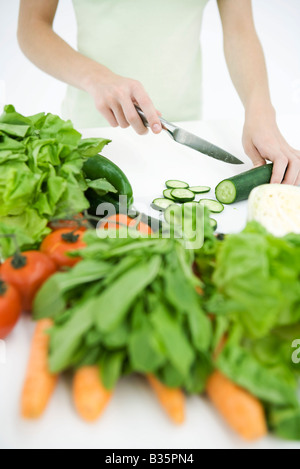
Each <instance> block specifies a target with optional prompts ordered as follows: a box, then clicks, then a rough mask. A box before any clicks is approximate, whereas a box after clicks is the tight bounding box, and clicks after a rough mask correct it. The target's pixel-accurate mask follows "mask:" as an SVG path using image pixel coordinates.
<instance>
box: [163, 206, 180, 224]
mask: <svg viewBox="0 0 300 469" xmlns="http://www.w3.org/2000/svg"><path fill="white" fill-rule="evenodd" d="M164 217H165V220H166V222H167V223H168V224H169V225H171V226H174V225H176V226H182V206H181V205H176V204H172V205H169V207H167V208H166V210H165V212H164Z"/></svg>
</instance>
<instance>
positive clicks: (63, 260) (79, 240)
mask: <svg viewBox="0 0 300 469" xmlns="http://www.w3.org/2000/svg"><path fill="white" fill-rule="evenodd" d="M83 236H84V232H83V231H81V230H76V231H70V230H69V229H66V228H63V229H61V230H57V231H54V232H53V233H51V234H49V235H48V236H46V238H45V239H44V241H43V242H42V244H41V251H42V252H43V253H45V254H47V255H48V256H49V257H50V258H51V259H52V260H53V261H54V262H55V264H56V265H57V266H58V267H59V268H62V267H73V266H74V265H76V264H77V263H78V262H79V261H81V258H80V257H69V256H67V253H68V252H71V251H77V250H78V249H82V248H85V247H86V244H85V243H84V241H83Z"/></svg>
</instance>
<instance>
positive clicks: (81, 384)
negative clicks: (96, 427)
mask: <svg viewBox="0 0 300 469" xmlns="http://www.w3.org/2000/svg"><path fill="white" fill-rule="evenodd" d="M111 397H112V392H111V391H108V390H107V389H105V387H104V386H103V384H102V383H101V379H100V374H99V368H98V367H97V366H86V367H83V368H80V369H79V370H77V371H76V373H75V376H74V380H73V399H74V403H75V407H76V410H77V412H78V413H79V415H80V416H81V417H82V418H83V419H84V420H86V421H87V422H94V421H96V420H97V419H98V418H99V417H100V415H101V414H102V412H103V410H104V409H105V407H106V406H107V404H108V403H109V401H110V399H111Z"/></svg>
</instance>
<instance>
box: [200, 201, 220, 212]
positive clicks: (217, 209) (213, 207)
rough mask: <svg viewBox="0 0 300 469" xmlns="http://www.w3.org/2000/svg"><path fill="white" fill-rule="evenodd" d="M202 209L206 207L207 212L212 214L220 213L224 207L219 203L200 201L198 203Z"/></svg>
mask: <svg viewBox="0 0 300 469" xmlns="http://www.w3.org/2000/svg"><path fill="white" fill-rule="evenodd" d="M199 203H200V204H201V205H204V207H207V208H208V210H209V211H210V212H212V213H221V212H223V210H224V205H223V204H221V202H218V201H217V200H213V199H202V200H200V202H199Z"/></svg>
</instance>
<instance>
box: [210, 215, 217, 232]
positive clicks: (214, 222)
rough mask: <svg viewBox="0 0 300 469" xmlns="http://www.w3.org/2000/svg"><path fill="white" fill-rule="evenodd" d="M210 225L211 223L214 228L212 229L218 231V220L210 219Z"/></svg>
mask: <svg viewBox="0 0 300 469" xmlns="http://www.w3.org/2000/svg"><path fill="white" fill-rule="evenodd" d="M209 223H210V226H211V227H212V229H213V230H214V231H216V229H217V228H218V222H217V220H215V219H214V218H210V220H209Z"/></svg>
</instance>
